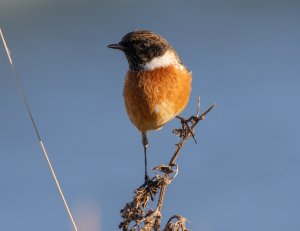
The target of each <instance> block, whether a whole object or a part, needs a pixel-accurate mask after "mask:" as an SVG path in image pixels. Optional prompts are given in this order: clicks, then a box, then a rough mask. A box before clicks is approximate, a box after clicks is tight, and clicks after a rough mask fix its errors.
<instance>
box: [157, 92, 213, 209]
mask: <svg viewBox="0 0 300 231" xmlns="http://www.w3.org/2000/svg"><path fill="white" fill-rule="evenodd" d="M215 106H216V104H215V103H214V104H212V105H211V106H210V107H209V108H208V109H207V110H206V111H205V112H204V113H202V114H201V115H200V116H198V114H199V112H200V96H198V107H197V112H196V116H192V117H190V118H189V119H188V120H186V121H184V122H186V124H187V123H188V122H190V121H193V123H192V126H191V127H189V128H188V131H189V133H188V135H187V136H184V137H183V138H182V139H181V140H180V141H179V143H177V144H176V146H177V149H176V151H175V153H174V154H173V156H172V158H171V160H170V162H169V167H170V168H172V167H173V166H174V165H175V162H176V160H177V158H178V156H179V153H180V151H181V149H182V147H183V144H184V143H185V142H186V141H187V140H188V139H189V138H190V137H191V136H192V137H194V135H193V130H194V128H195V127H196V125H197V124H198V122H199V121H201V120H204V119H205V116H206V115H207V113H209V112H210V111H211V110H212V109H213V108H214V107H215ZM191 131H192V132H191ZM165 177H167V178H168V177H169V173H165ZM167 186H168V184H163V185H162V187H161V189H160V194H159V199H158V202H157V210H158V211H161V209H162V204H163V201H164V197H165V192H166V188H167Z"/></svg>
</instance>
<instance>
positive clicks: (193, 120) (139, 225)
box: [119, 96, 216, 231]
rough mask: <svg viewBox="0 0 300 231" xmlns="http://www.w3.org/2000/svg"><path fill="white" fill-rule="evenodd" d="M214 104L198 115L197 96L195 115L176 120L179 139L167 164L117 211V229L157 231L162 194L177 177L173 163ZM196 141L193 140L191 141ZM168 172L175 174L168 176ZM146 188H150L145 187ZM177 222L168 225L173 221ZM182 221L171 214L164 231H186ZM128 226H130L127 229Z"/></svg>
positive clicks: (175, 130) (176, 170)
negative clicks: (150, 205) (152, 205)
mask: <svg viewBox="0 0 300 231" xmlns="http://www.w3.org/2000/svg"><path fill="white" fill-rule="evenodd" d="M215 105H216V104H215V103H214V104H212V105H211V106H210V107H209V108H208V109H207V110H206V111H205V112H204V113H202V114H201V115H200V116H199V113H200V96H198V105H197V111H196V114H195V115H193V116H191V117H190V118H188V119H183V118H181V117H178V119H180V120H181V125H182V128H180V129H174V130H173V133H175V134H176V135H177V136H178V137H179V138H181V139H180V141H179V142H178V143H177V144H176V150H175V152H174V154H173V156H172V157H171V160H170V161H169V164H168V166H166V165H160V166H157V167H155V168H153V170H155V171H159V172H161V173H162V174H157V175H155V176H154V177H153V178H152V179H151V180H150V184H149V185H142V186H140V187H139V188H138V189H136V190H135V193H134V197H133V201H132V202H130V203H127V204H126V206H125V207H124V209H122V210H121V214H122V218H123V221H122V222H121V223H120V225H119V228H120V229H123V231H129V230H130V231H136V230H139V231H151V230H154V231H159V230H160V224H161V218H162V215H161V209H162V205H163V201H164V198H165V192H166V188H167V186H168V185H169V184H170V183H171V181H172V180H173V179H174V178H175V177H176V176H177V174H178V166H177V164H176V160H177V158H178V156H179V153H180V151H181V149H182V147H183V145H184V143H185V142H186V141H187V140H188V139H189V138H190V137H192V138H193V139H194V140H195V136H194V128H195V127H196V125H197V124H198V123H199V122H200V121H201V120H204V119H205V116H206V115H207V114H208V113H209V112H210V111H211V110H212V109H213V108H214V107H215ZM195 141H196V140H195ZM172 173H175V174H174V175H173V176H171V174H172ZM149 187H150V188H149ZM158 191H159V198H158V202H157V205H156V209H155V210H152V209H148V210H147V209H146V207H147V205H148V202H149V201H150V197H151V193H150V192H152V193H153V194H154V196H155V194H157V193H158ZM174 218H175V219H176V220H177V221H175V222H172V220H173V219H174ZM185 221H186V219H185V218H184V217H182V216H181V215H174V216H173V217H172V218H170V219H169V221H168V222H167V224H166V226H165V228H164V231H175V230H178V231H187V229H186V226H185ZM131 223H134V224H133V225H132V226H131V227H130V225H131Z"/></svg>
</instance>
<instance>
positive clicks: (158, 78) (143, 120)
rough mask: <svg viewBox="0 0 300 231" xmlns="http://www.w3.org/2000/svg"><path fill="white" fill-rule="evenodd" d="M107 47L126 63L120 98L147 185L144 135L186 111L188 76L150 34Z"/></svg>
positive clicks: (173, 53) (138, 33)
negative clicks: (137, 138) (135, 134)
mask: <svg viewBox="0 0 300 231" xmlns="http://www.w3.org/2000/svg"><path fill="white" fill-rule="evenodd" d="M108 47H109V48H113V49H118V50H121V51H123V52H124V53H125V55H126V58H127V60H128V64H129V70H128V71H127V73H126V76H125V84H124V90H123V96H124V102H125V107H126V111H127V114H128V117H129V119H130V120H131V122H132V123H133V124H134V125H135V126H136V127H137V129H138V130H139V131H140V133H141V135H142V143H143V146H144V157H145V181H146V182H148V180H149V177H148V174H147V147H148V139H147V132H148V131H151V130H158V129H160V128H162V127H163V126H164V125H165V124H166V123H167V122H169V121H170V120H172V119H173V118H174V117H176V116H177V115H178V114H180V113H181V112H182V111H183V109H184V108H185V107H186V105H187V103H188V101H189V97H190V92H191V81H192V77H191V73H190V72H189V71H188V69H187V68H186V67H185V66H184V65H183V64H182V62H181V61H180V59H179V56H178V54H177V53H176V51H175V50H174V48H173V47H172V46H171V45H170V44H169V43H168V42H167V40H166V39H164V38H163V37H162V36H160V35H158V34H156V33H154V32H151V31H147V30H137V31H133V32H130V33H128V34H126V35H125V36H124V37H123V38H122V40H121V42H119V43H116V44H111V45H108Z"/></svg>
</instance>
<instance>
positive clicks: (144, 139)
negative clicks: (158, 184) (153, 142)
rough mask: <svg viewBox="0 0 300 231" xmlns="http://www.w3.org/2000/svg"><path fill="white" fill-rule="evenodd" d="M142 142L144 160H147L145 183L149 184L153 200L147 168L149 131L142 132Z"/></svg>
mask: <svg viewBox="0 0 300 231" xmlns="http://www.w3.org/2000/svg"><path fill="white" fill-rule="evenodd" d="M142 142H143V146H144V158H145V159H144V160H145V175H144V177H145V183H144V185H145V186H146V185H147V186H148V189H149V192H150V197H151V200H153V196H152V190H151V185H150V184H151V182H150V178H149V176H148V170H147V147H148V139H147V133H146V132H142Z"/></svg>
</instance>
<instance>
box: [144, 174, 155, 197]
mask: <svg viewBox="0 0 300 231" xmlns="http://www.w3.org/2000/svg"><path fill="white" fill-rule="evenodd" d="M152 183H153V182H152V181H151V180H150V177H149V176H148V174H146V175H145V183H144V184H143V187H145V188H146V189H147V190H148V192H149V194H150V198H151V200H152V201H153V200H154V198H153V192H152Z"/></svg>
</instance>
